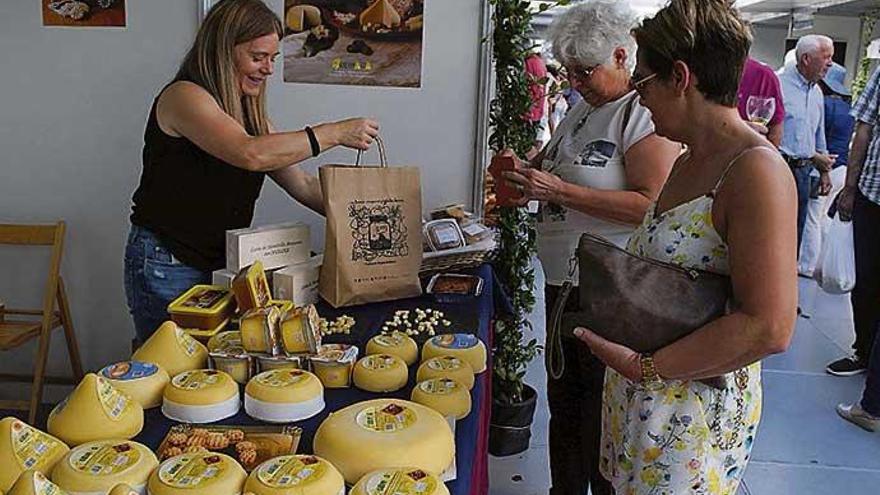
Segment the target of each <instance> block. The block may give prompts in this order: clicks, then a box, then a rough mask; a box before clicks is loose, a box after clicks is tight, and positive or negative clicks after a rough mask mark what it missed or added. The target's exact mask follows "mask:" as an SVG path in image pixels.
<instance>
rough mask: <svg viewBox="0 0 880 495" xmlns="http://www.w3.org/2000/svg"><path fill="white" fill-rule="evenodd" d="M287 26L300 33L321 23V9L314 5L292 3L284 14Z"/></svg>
mask: <svg viewBox="0 0 880 495" xmlns="http://www.w3.org/2000/svg"><path fill="white" fill-rule="evenodd" d="M285 20H286V21H287V27H289V28H290V30H291V31H293V32H294V33H301V32H303V31H305V30H307V29H311V28H313V27H315V26H319V25H320V24H321V9H319V8H318V7H315V6H314V5H294V6H293V7H291V8H290V9H288V11H287V15H286V16H285Z"/></svg>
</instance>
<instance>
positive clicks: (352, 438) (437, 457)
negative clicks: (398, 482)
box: [314, 399, 455, 483]
mask: <svg viewBox="0 0 880 495" xmlns="http://www.w3.org/2000/svg"><path fill="white" fill-rule="evenodd" d="M314 451H315V454H316V455H319V456H321V457H323V458H324V459H327V460H328V461H329V462H330V463H332V464H333V465H334V466H336V468H337V469H339V472H341V473H342V476H343V477H344V478H345V481H346V482H348V483H355V482H357V481H358V480H359V479H360V478H361V477H363V476H364V475H365V474H367V473H368V472H370V471H374V470H376V469H384V468H389V467H397V466H402V465H403V466H414V467H416V468H419V469H423V470H426V471H431V472H437V473H439V472H443V471H444V470H446V468H448V467H449V465H450V464H451V463H452V460H453V456H454V454H455V439H454V438H453V435H452V429H451V428H450V427H449V423H447V422H446V420H445V419H444V418H443V416H441V415H440V413H438V412H437V411H434V410H433V409H431V408H428V407H425V406H423V405H421V404H416V403H414V402H410V401H406V400H401V399H376V400H370V401H365V402H360V403H357V404H354V405H351V406H348V407H346V408H343V409H341V410H339V411H337V412H335V413H331V414H330V416H329V417H328V418H327V419H326V420H324V422H323V423H321V426H319V427H318V431H317V432H316V433H315V439H314Z"/></svg>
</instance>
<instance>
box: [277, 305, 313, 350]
mask: <svg viewBox="0 0 880 495" xmlns="http://www.w3.org/2000/svg"><path fill="white" fill-rule="evenodd" d="M279 331H280V334H281V343H282V344H283V345H284V350H285V352H287V353H289V354H300V353H312V354H314V353H316V352H318V346H320V345H321V327H320V325H319V323H318V312H317V311H316V310H315V306H313V305H311V304H310V305H308V306H306V307H304V308H295V309H291V310H289V311H287V312H286V313H285V314H284V316H283V317H282V318H281V324H280V325H279Z"/></svg>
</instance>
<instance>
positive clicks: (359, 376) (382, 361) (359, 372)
mask: <svg viewBox="0 0 880 495" xmlns="http://www.w3.org/2000/svg"><path fill="white" fill-rule="evenodd" d="M353 378H354V384H355V386H356V387H357V388H359V389H361V390H366V391H368V392H394V391H395V390H400V389H402V388H403V387H404V386H405V385H406V382H407V380H408V379H409V369H408V368H407V367H406V363H404V362H403V359H401V358H399V357H397V356H392V355H391V354H373V355H370V356H365V357H363V358H361V360H360V361H358V362H357V364H356V365H355V366H354V373H353Z"/></svg>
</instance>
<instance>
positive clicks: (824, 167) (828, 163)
mask: <svg viewBox="0 0 880 495" xmlns="http://www.w3.org/2000/svg"><path fill="white" fill-rule="evenodd" d="M810 160H811V161H812V162H813V165H814V166H815V167H816V170H818V171H819V172H830V171H831V168H832V167H834V162H835V161H837V155H829V154H826V153H816V154H815V155H813V158H811V159H810Z"/></svg>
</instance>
